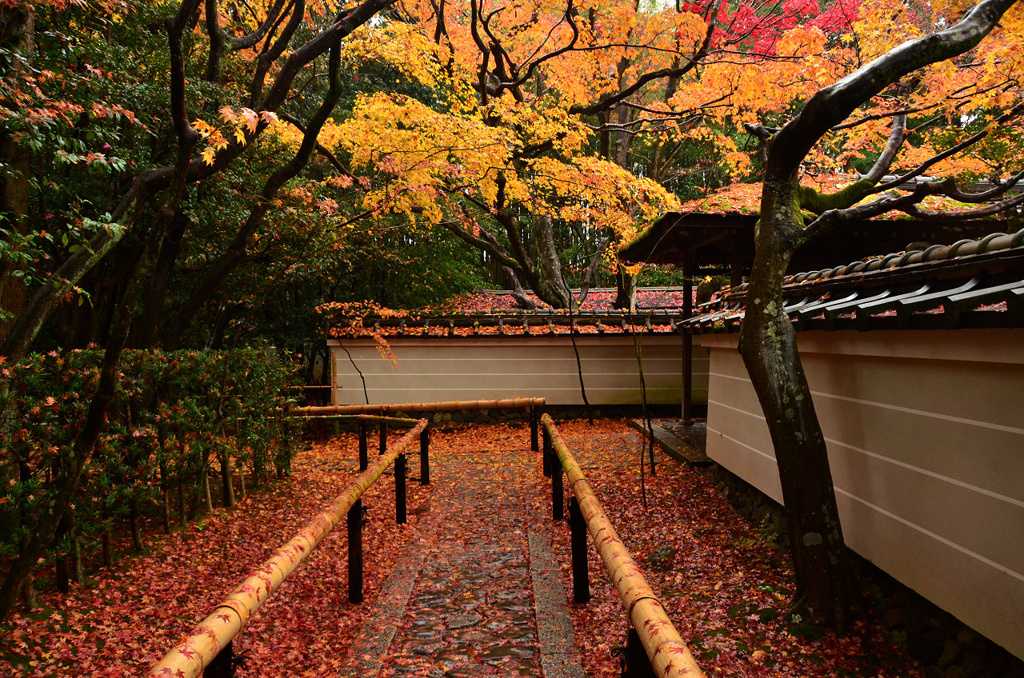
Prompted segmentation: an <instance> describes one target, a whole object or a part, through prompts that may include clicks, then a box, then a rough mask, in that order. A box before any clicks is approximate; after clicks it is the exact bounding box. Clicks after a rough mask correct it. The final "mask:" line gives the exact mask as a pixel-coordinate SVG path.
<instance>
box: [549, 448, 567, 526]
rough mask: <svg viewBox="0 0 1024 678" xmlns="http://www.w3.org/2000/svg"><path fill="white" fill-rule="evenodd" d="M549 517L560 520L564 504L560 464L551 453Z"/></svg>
mask: <svg viewBox="0 0 1024 678" xmlns="http://www.w3.org/2000/svg"><path fill="white" fill-rule="evenodd" d="M551 457H552V459H551V519H552V520H561V519H562V516H563V515H564V513H563V507H564V506H565V495H564V493H563V492H562V476H563V475H564V473H563V471H562V465H561V464H560V463H559V462H558V459H556V458H555V457H554V455H551Z"/></svg>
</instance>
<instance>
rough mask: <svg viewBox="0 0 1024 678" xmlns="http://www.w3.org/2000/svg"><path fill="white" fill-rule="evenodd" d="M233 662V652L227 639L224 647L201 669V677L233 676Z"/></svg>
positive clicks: (229, 677) (219, 677) (221, 677)
mask: <svg viewBox="0 0 1024 678" xmlns="http://www.w3.org/2000/svg"><path fill="white" fill-rule="evenodd" d="M234 663H235V654H234V651H233V650H232V649H231V641H228V644H227V645H225V646H224V649H223V650H221V651H220V652H218V653H217V656H216V657H214V658H213V661H211V662H210V663H209V664H208V665H207V667H206V668H205V669H203V678H234V676H235V667H234Z"/></svg>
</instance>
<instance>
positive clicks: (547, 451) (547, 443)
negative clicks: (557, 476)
mask: <svg viewBox="0 0 1024 678" xmlns="http://www.w3.org/2000/svg"><path fill="white" fill-rule="evenodd" d="M543 434H544V449H543V451H542V452H541V461H542V462H543V464H544V477H545V478H550V477H551V466H552V465H553V464H552V457H554V454H553V453H552V452H551V434H550V433H548V430H547V429H546V428H545V429H544V431H543Z"/></svg>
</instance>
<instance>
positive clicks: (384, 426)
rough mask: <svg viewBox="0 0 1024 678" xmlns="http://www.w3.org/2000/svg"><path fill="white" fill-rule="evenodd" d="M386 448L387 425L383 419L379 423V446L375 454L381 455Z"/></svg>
mask: <svg viewBox="0 0 1024 678" xmlns="http://www.w3.org/2000/svg"><path fill="white" fill-rule="evenodd" d="M387 450H388V425H387V424H385V423H384V422H383V421H382V422H381V423H380V448H379V450H378V451H377V455H378V456H379V455H382V454H384V453H385V452H387Z"/></svg>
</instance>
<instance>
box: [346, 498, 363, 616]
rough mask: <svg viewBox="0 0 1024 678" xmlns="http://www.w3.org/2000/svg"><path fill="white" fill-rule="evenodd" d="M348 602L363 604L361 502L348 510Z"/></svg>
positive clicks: (358, 500)
mask: <svg viewBox="0 0 1024 678" xmlns="http://www.w3.org/2000/svg"><path fill="white" fill-rule="evenodd" d="M346 520H347V521H348V602H350V603H361V602H363V500H362V499H357V500H356V501H355V503H354V504H352V508H350V509H349V510H348V516H347V518H346Z"/></svg>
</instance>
